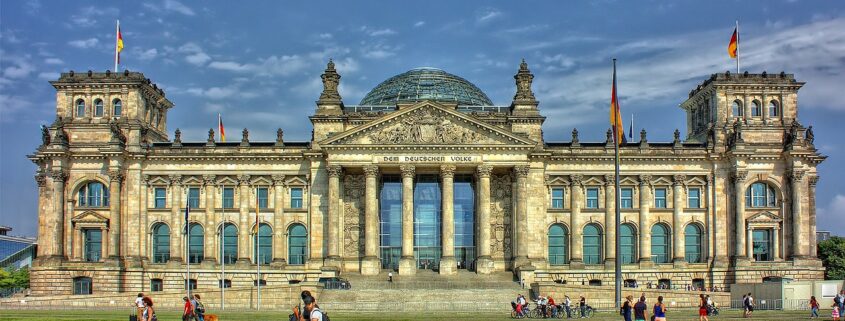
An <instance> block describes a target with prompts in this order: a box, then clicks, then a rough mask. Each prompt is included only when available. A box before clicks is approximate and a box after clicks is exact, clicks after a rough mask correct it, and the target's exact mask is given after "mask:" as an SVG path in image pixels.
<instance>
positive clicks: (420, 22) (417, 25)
mask: <svg viewBox="0 0 845 321" xmlns="http://www.w3.org/2000/svg"><path fill="white" fill-rule="evenodd" d="M422 26H425V21H417V22H416V23H414V28H419V27H422Z"/></svg>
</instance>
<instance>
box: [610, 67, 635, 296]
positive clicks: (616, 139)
mask: <svg viewBox="0 0 845 321" xmlns="http://www.w3.org/2000/svg"><path fill="white" fill-rule="evenodd" d="M613 90H614V91H615V90H616V58H614V59H613ZM618 97H619V96H618V95H617V96H616V97H615V98H616V100H617V101H618V100H619V98H618ZM616 109H617V112H616V113H617V114H619V115H621V112H620V111H619V104H618V103H617V104H616ZM631 119H632V121H633V117H631ZM617 121H619V119H618V118H616V117H614V118H613V122H614V126H613V127H614V129H613V130H614V135H613V143H614V144H613V150H614V154H615V157H614V169H615V174H616V206H615V207H616V218H615V222H616V223H615V224H614V230H615V234H616V235H615V240H614V241H615V243H616V245H615V247H616V251H615V252H616V264H614V265H615V272H616V281H615V282H614V288H615V291H614V292H615V299H616V301H615V302H616V308H617V309H618V308H619V307H620V306H621V305H622V303H621V301H622V255H620V254H621V253H620V249H621V246H620V244H619V239H620V237H619V223H620V222H621V221H622V214H621V213H620V211H619V202H620V200H621V195H620V188H619V133H616V132H615V131H617V130H618V127H619V125H622V124H616V122H617ZM622 135H625V133H622Z"/></svg>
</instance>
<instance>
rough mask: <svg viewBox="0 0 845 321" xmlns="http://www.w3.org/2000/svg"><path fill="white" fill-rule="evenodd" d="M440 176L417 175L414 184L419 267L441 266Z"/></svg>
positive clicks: (415, 243) (416, 254) (416, 249)
mask: <svg viewBox="0 0 845 321" xmlns="http://www.w3.org/2000/svg"><path fill="white" fill-rule="evenodd" d="M440 191H441V190H440V177H438V175H436V174H435V175H428V174H421V175H417V179H416V184H415V186H414V258H415V259H416V260H417V268H418V269H434V268H438V267H440V254H441V244H440V240H441V238H440V231H441V229H440V224H441V221H440V207H441V206H442V203H441V195H440Z"/></svg>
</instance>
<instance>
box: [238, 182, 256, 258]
mask: <svg viewBox="0 0 845 321" xmlns="http://www.w3.org/2000/svg"><path fill="white" fill-rule="evenodd" d="M249 180H250V176H249V175H246V174H244V175H239V176H238V196H240V197H238V208H239V209H240V213H239V215H238V216H239V220H238V261H237V263H238V264H249V263H250V262H251V261H250V255H249V253H250V252H251V251H252V248H251V246H250V244H251V242H250V241H249V238H250V235H252V231H251V229H250V228H249V222H250V215H249V203H250V201H249Z"/></svg>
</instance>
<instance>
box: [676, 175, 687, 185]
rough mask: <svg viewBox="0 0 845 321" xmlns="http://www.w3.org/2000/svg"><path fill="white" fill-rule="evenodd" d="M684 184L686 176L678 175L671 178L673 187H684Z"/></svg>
mask: <svg viewBox="0 0 845 321" xmlns="http://www.w3.org/2000/svg"><path fill="white" fill-rule="evenodd" d="M686 182H687V176H686V175H682V174H679V175H675V176H672V185H674V186H682V185H686Z"/></svg>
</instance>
